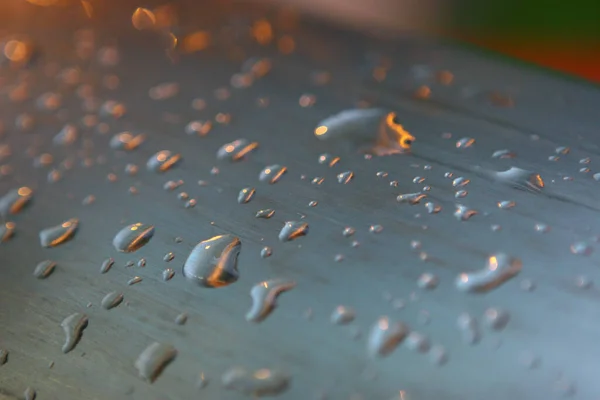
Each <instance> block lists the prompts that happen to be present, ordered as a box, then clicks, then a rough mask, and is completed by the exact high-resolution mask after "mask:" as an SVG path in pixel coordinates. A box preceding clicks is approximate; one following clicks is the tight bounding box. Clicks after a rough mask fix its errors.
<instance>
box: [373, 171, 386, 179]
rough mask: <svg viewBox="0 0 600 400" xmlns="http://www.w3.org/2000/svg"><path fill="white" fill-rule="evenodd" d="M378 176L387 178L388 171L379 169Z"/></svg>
mask: <svg viewBox="0 0 600 400" xmlns="http://www.w3.org/2000/svg"><path fill="white" fill-rule="evenodd" d="M375 175H376V176H377V177H378V178H386V177H387V176H388V173H387V172H385V171H378V172H377V174H375Z"/></svg>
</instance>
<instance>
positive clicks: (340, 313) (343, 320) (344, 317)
mask: <svg viewBox="0 0 600 400" xmlns="http://www.w3.org/2000/svg"><path fill="white" fill-rule="evenodd" d="M355 318H356V312H355V311H354V309H352V308H350V307H346V306H337V307H336V308H335V310H333V313H332V314H331V318H330V321H331V323H332V324H334V325H347V324H349V323H350V322H352V321H354V319H355Z"/></svg>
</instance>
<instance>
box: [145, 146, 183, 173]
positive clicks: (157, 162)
mask: <svg viewBox="0 0 600 400" xmlns="http://www.w3.org/2000/svg"><path fill="white" fill-rule="evenodd" d="M179 161H181V155H180V154H179V153H172V152H171V151H169V150H161V151H159V152H158V153H156V154H154V155H153V156H152V157H150V158H149V159H148V162H147V163H146V168H147V169H148V171H150V172H164V171H167V170H169V169H170V168H171V167H173V166H175V165H176V164H177V163H179Z"/></svg>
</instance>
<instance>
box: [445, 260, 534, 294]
mask: <svg viewBox="0 0 600 400" xmlns="http://www.w3.org/2000/svg"><path fill="white" fill-rule="evenodd" d="M522 266H523V264H522V262H521V260H519V259H518V258H514V257H511V256H509V255H507V254H504V253H498V254H494V255H492V256H490V257H489V258H488V259H487V265H486V266H485V268H483V269H481V270H479V271H475V272H469V273H467V272H465V273H462V274H460V275H459V276H458V278H457V279H456V288H457V289H458V290H460V291H462V292H487V291H490V290H492V289H494V288H496V287H498V286H500V285H502V284H503V283H504V282H506V281H507V280H509V279H511V278H513V277H514V276H515V275H517V274H518V273H519V272H520V271H521V268H522Z"/></svg>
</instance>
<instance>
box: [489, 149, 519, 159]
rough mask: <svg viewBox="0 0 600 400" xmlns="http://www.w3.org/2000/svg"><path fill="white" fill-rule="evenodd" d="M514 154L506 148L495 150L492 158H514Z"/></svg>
mask: <svg viewBox="0 0 600 400" xmlns="http://www.w3.org/2000/svg"><path fill="white" fill-rule="evenodd" d="M516 156H517V155H516V154H515V153H513V152H512V151H510V150H507V149H502V150H496V151H495V152H494V153H493V154H492V158H515V157H516Z"/></svg>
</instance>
